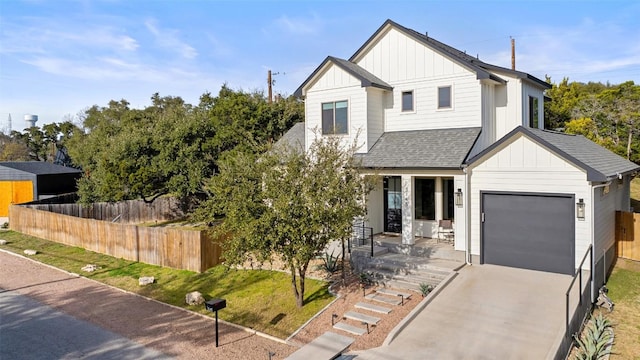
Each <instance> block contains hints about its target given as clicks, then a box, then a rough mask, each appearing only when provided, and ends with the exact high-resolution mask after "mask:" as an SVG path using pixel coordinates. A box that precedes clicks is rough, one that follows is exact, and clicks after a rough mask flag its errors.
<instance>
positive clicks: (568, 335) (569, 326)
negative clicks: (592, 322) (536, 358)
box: [555, 245, 593, 359]
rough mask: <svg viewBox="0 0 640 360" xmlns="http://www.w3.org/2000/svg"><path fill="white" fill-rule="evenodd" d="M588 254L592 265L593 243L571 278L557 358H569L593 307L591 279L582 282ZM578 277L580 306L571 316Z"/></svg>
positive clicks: (566, 296)
mask: <svg viewBox="0 0 640 360" xmlns="http://www.w3.org/2000/svg"><path fill="white" fill-rule="evenodd" d="M587 255H588V256H589V264H591V265H590V266H593V247H592V246H591V245H589V248H588V249H587V251H586V252H585V254H584V256H583V257H582V261H581V262H580V266H578V269H577V270H576V274H575V275H574V276H573V280H571V285H569V288H568V289H567V292H566V294H565V305H566V307H565V333H564V336H563V338H562V343H561V344H560V347H559V348H558V351H557V352H556V356H555V358H556V359H566V358H567V355H568V353H569V350H570V349H571V346H572V344H573V335H574V334H577V333H579V332H580V330H581V328H582V325H583V324H584V320H585V319H586V317H587V315H588V314H589V313H590V312H591V309H592V307H593V303H592V302H591V286H592V284H591V281H587V283H586V284H584V285H583V283H582V267H583V265H584V262H585V260H587ZM591 271H593V269H591ZM576 279H578V290H579V292H578V308H577V309H576V312H575V313H574V314H573V316H571V301H570V300H571V290H572V289H573V285H574V284H575V283H576Z"/></svg>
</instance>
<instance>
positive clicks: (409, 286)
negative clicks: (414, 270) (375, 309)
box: [382, 280, 435, 303]
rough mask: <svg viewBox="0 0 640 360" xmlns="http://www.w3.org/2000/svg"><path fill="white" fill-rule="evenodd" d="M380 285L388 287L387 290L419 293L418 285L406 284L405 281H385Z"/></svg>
mask: <svg viewBox="0 0 640 360" xmlns="http://www.w3.org/2000/svg"><path fill="white" fill-rule="evenodd" d="M382 285H383V286H384V287H389V288H395V289H403V290H411V291H415V292H420V285H419V284H415V283H411V282H406V281H402V280H387V281H385V282H384V283H383V284H382ZM429 285H433V284H429ZM433 286H435V285H433ZM398 303H400V300H398Z"/></svg>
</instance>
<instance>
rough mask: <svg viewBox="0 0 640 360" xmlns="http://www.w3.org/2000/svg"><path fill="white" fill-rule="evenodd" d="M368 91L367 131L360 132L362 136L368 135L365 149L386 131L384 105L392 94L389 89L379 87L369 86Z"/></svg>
mask: <svg viewBox="0 0 640 360" xmlns="http://www.w3.org/2000/svg"><path fill="white" fill-rule="evenodd" d="M366 91H367V114H366V117H367V132H366V133H362V134H360V137H366V139H367V147H366V149H363V150H365V151H369V150H370V149H371V147H372V146H373V144H375V143H376V141H378V139H379V138H380V136H382V133H383V132H384V107H385V105H386V104H387V103H388V102H389V100H387V98H389V97H390V96H391V94H390V93H389V92H388V91H385V90H381V89H377V88H367V90H366Z"/></svg>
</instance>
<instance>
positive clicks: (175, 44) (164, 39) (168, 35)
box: [144, 19, 198, 59]
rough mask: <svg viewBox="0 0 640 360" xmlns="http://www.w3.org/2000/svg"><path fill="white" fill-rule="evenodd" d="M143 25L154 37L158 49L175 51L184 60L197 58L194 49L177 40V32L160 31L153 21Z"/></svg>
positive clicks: (196, 52)
mask: <svg viewBox="0 0 640 360" xmlns="http://www.w3.org/2000/svg"><path fill="white" fill-rule="evenodd" d="M144 25H145V26H146V28H147V30H149V32H150V33H151V34H153V35H154V37H155V40H156V43H157V44H158V45H159V46H160V47H162V48H166V49H170V50H175V51H176V52H177V53H179V54H180V55H181V56H182V57H184V58H186V59H194V58H195V57H197V56H198V51H196V49H195V48H193V47H192V46H191V45H189V44H187V43H186V42H183V41H181V40H180V39H179V36H178V35H179V32H178V31H177V30H168V29H160V28H159V27H158V25H157V22H156V20H154V19H150V20H147V21H145V22H144Z"/></svg>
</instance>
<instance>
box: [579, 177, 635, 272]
mask: <svg viewBox="0 0 640 360" xmlns="http://www.w3.org/2000/svg"><path fill="white" fill-rule="evenodd" d="M608 190H609V191H608V193H607V192H606V191H605V190H604V189H603V188H602V187H598V188H595V189H594V191H593V205H594V211H595V214H596V215H595V217H594V225H593V230H594V253H593V256H594V259H595V260H596V262H598V260H599V259H600V258H601V257H602V256H604V251H607V250H608V249H609V248H611V246H614V245H615V241H616V239H615V232H616V210H619V211H626V210H628V207H629V197H628V195H627V198H626V199H627V200H626V203H627V204H626V208H627V209H623V208H624V207H625V206H624V204H623V203H624V201H621V199H620V198H621V197H622V196H624V195H625V188H624V184H623V185H618V181H617V180H614V181H612V182H611V185H609V187H608ZM585 201H587V199H585Z"/></svg>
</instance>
